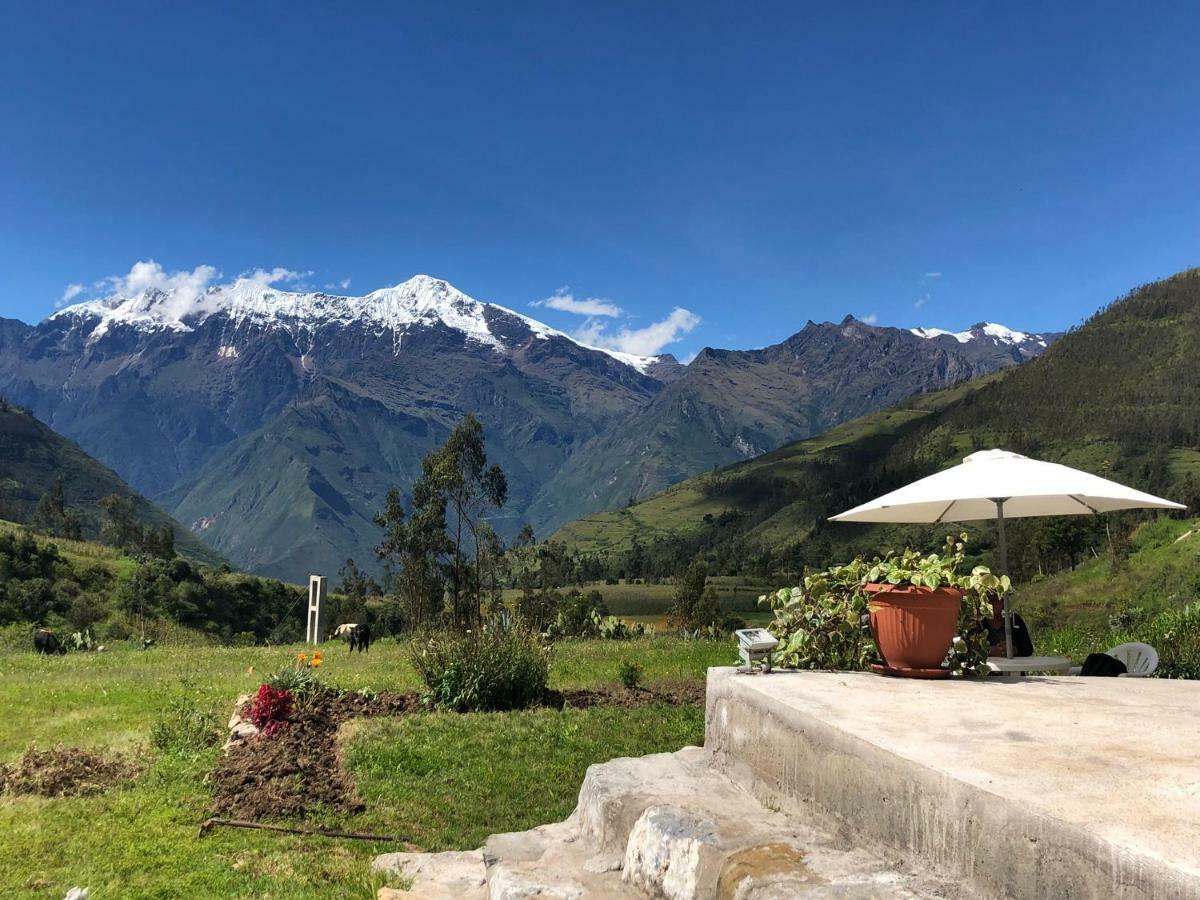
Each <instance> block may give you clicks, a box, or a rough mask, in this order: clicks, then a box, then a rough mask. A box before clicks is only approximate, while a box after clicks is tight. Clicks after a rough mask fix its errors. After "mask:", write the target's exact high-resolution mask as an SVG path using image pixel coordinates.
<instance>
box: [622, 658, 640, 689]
mask: <svg viewBox="0 0 1200 900" xmlns="http://www.w3.org/2000/svg"><path fill="white" fill-rule="evenodd" d="M617 678H618V679H619V680H620V682H621V684H622V685H623V686H624V688H625V690H627V691H633V690H637V689H638V688H639V687H641V685H642V667H641V666H640V665H638V664H637V663H635V662H632V661H631V660H628V659H623V660H621V664H620V665H619V666H617Z"/></svg>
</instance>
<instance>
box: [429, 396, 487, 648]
mask: <svg viewBox="0 0 1200 900" xmlns="http://www.w3.org/2000/svg"><path fill="white" fill-rule="evenodd" d="M421 479H422V480H423V481H424V480H428V482H429V484H430V486H431V487H432V488H433V490H434V491H436V492H437V493H438V494H440V495H441V496H442V497H444V498H445V501H446V512H447V513H448V514H449V516H450V539H451V541H452V542H453V545H454V550H453V555H452V564H451V567H450V597H451V601H452V604H453V615H454V621H455V624H456V625H458V626H459V627H464V628H465V627H470V626H471V625H472V624H474V623H477V622H478V621H479V617H480V609H481V605H482V604H481V595H480V591H481V588H482V585H481V583H480V577H479V574H480V573H479V554H478V548H479V545H480V527H481V526H482V525H483V524H484V518H483V517H484V514H485V512H486V511H487V510H488V509H489V508H494V509H499V508H500V507H502V506H503V505H504V502H505V501H506V500H507V499H508V479H507V477H506V476H505V474H504V470H503V469H501V468H500V467H499V466H498V465H491V466H489V465H488V460H487V448H486V446H485V444H484V439H483V425H481V424H480V422H479V420H478V419H477V418H475V416H473V415H471V414H469V413H468V414H467V416H466V417H465V418H464V419H463V420H462V421H461V422H459V423H458V425H456V426H455V427H454V430H453V431H451V432H450V436H449V437H448V438H447V439H446V443H445V445H443V446H442V448H441V449H440V450H436V451H434V452H433V453H431V454H429V456H427V457H425V460H424V462H423V463H422V476H421ZM468 539H469V542H470V545H471V546H472V547H473V548H475V550H476V556H475V565H474V566H473V567H472V566H471V565H470V564H469V563H468V561H467V559H466V555H465V553H464V548H465V547H466V546H467V542H468ZM472 580H473V581H474V584H473V585H472V584H471V583H470V582H471V581H472Z"/></svg>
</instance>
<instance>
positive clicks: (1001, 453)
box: [832, 450, 1186, 523]
mask: <svg viewBox="0 0 1200 900" xmlns="http://www.w3.org/2000/svg"><path fill="white" fill-rule="evenodd" d="M997 501H1003V504H1004V506H1003V510H1004V512H1003V514H1004V518H1006V519H1013V518H1022V517H1025V516H1078V515H1094V514H1096V513H1105V512H1115V511H1116V510H1119V509H1185V508H1186V507H1184V506H1183V505H1182V504H1180V503H1174V502H1172V501H1170V500H1164V499H1163V498H1161V497H1155V496H1153V495H1152V494H1147V493H1144V492H1142V491H1136V490H1134V489H1133V488H1131V487H1126V486H1125V485H1123V484H1117V482H1115V481H1108V480H1107V479H1104V478H1100V477H1099V476H1097V475H1091V474H1089V473H1087V472H1081V471H1079V470H1078V469H1072V468H1071V467H1070V466H1063V465H1059V464H1058V463H1048V462H1041V461H1040V460H1036V459H1029V458H1028V457H1026V456H1021V454H1019V453H1010V452H1009V451H1007V450H981V451H979V452H978V453H972V454H971V455H970V456H968V457H967V458H966V459H964V460H963V461H962V464H961V465H958V466H955V467H954V468H952V469H946V470H945V471H943V472H938V473H937V474H936V475H930V476H929V477H928V478H922V479H921V480H920V481H914V482H913V483H912V484H910V485H906V486H905V487H902V488H899V489H898V490H894V491H892V492H891V493H890V494H884V495H883V496H882V497H879V498H877V499H875V500H872V501H870V502H869V503H864V504H863V505H862V506H856V507H855V508H854V509H851V510H847V511H846V512H844V513H841V514H839V515H836V516H833V517H832V519H833V521H835V522H914V523H920V522H932V523H936V522H971V521H975V520H978V519H994V518H996V517H997V508H996V504H997Z"/></svg>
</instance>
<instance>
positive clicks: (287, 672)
mask: <svg viewBox="0 0 1200 900" xmlns="http://www.w3.org/2000/svg"><path fill="white" fill-rule="evenodd" d="M266 686H267V687H270V688H272V689H274V690H277V691H283V692H285V693H287V694H291V695H292V697H294V698H295V699H297V700H301V701H304V700H307V699H308V698H309V697H311V696H312V695H313V694H315V693H316V692H317V691H319V690H321V689H322V688H323V685H322V684H321V681H320V679H318V678H317V673H316V672H314V671H313V670H312V669H310V668H308V667H307V666H305V665H297V666H286V667H284V668H282V669H280V670H279V671H278V672H276V673H275V674H274V675H272V676H271V677H270V678H268V679H267V681H266Z"/></svg>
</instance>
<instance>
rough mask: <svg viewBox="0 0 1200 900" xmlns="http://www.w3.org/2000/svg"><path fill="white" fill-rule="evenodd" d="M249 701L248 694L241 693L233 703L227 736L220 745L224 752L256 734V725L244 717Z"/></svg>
mask: <svg viewBox="0 0 1200 900" xmlns="http://www.w3.org/2000/svg"><path fill="white" fill-rule="evenodd" d="M250 701H251V697H250V695H249V694H242V695H241V696H240V697H238V698H237V701H236V702H235V703H234V704H233V714H232V715H231V716H230V717H229V737H228V738H226V740H225V744H224V746H223V747H221V749H222V750H223V751H224V752H225V753H228V752H229V750H230V748H232V747H236V746H237V745H238V744H241V743H244V742H245V741H248V740H250V738H252V737H256V736H257V735H258V732H259V729H258V726H257V725H255V724H254V723H253V722H251V721H250V720H249V719H247V718H246V714H247V712H249V710H250Z"/></svg>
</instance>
